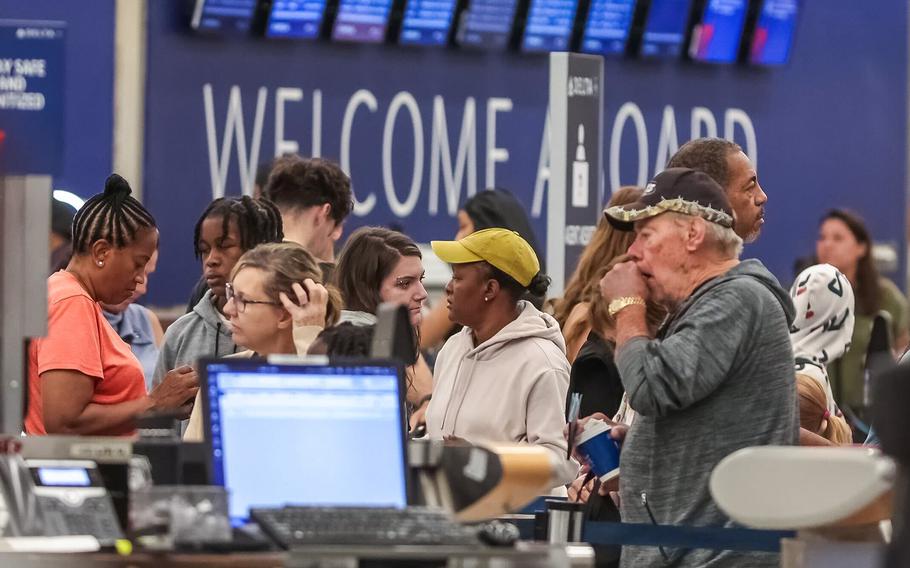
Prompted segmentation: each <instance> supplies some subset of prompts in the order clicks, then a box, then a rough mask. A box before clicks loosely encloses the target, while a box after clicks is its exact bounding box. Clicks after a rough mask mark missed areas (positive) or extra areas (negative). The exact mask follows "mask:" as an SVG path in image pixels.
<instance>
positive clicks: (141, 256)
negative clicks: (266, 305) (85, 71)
mask: <svg viewBox="0 0 910 568" xmlns="http://www.w3.org/2000/svg"><path fill="white" fill-rule="evenodd" d="M130 193H131V190H130V186H129V184H128V183H127V182H126V180H124V179H123V178H122V177H120V176H118V175H116V174H113V175H111V176H110V177H109V178H108V179H107V181H106V182H105V184H104V192H103V193H99V194H98V195H95V196H94V197H92V198H91V199H89V200H88V201H87V202H86V203H85V205H83V207H82V208H81V209H80V210H79V212H78V213H76V216H75V218H74V219H73V256H72V258H71V259H70V261H69V264H68V265H67V267H66V269H65V270H60V271H58V272H55V273H54V274H52V275H51V276H50V278H48V279H47V312H48V319H47V330H48V331H47V335H46V336H45V337H42V338H40V339H36V340H34V341H32V343H31V345H30V346H29V350H28V392H29V399H28V412H27V415H26V419H25V431H26V432H27V433H28V434H30V435H41V434H83V435H106V436H120V435H129V434H131V433H133V431H134V430H135V425H134V420H135V417H136V416H137V415H139V414H142V413H144V412H148V411H153V410H176V409H183V410H184V411H186V412H188V411H189V409H188V407H186V406H185V405H186V402H187V401H188V400H192V398H193V396H195V394H196V391H198V390H199V383H198V379H197V377H196V373H195V371H193V369H192V368H189V367H184V368H180V369H174V370H171V371H169V372H167V373H162V380H161V381H160V384H158V385H157V386H156V387H155V388H154V389H152V390H151V392H147V391H146V385H145V378H144V377H143V373H142V366H141V365H140V364H139V361H138V360H137V359H136V356H135V355H133V353H132V351H131V350H130V346H129V345H127V344H126V343H125V342H124V341H123V340H122V339H120V337H119V336H118V335H117V333H116V332H115V331H114V329H113V328H112V327H111V326H110V325H109V324H108V323H107V321H106V320H105V319H104V315H103V314H102V312H101V306H100V303H101V302H103V303H106V304H119V303H121V302H123V301H125V300H127V299H128V298H130V296H131V295H132V294H133V292H134V291H135V290H136V288H137V286H140V285H141V284H143V283H144V282H145V278H146V266H147V265H148V263H149V261H150V260H151V258H152V256H153V255H154V254H155V251H157V250H158V229H157V226H156V224H155V220H154V219H153V218H152V216H151V214H149V212H148V211H147V210H146V209H145V207H143V206H142V204H141V203H139V202H138V201H137V200H135V199H133V198H132V197H130ZM169 369H172V367H169Z"/></svg>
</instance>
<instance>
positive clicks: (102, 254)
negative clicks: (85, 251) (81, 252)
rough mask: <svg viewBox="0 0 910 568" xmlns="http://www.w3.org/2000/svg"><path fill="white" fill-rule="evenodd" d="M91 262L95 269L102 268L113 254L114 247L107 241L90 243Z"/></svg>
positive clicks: (101, 240) (100, 240)
mask: <svg viewBox="0 0 910 568" xmlns="http://www.w3.org/2000/svg"><path fill="white" fill-rule="evenodd" d="M90 252H91V256H92V262H93V263H94V264H95V266H96V267H97V268H104V266H105V265H106V264H107V262H108V260H110V257H111V255H112V254H113V253H114V247H113V246H112V245H111V243H110V242H109V241H108V240H107V239H98V240H97V241H95V242H94V243H92V247H91V249H90Z"/></svg>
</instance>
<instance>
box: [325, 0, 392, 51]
mask: <svg viewBox="0 0 910 568" xmlns="http://www.w3.org/2000/svg"><path fill="white" fill-rule="evenodd" d="M391 8H392V0H341V2H339V4H338V15H337V16H336V17H335V26H334V28H333V30H332V39H334V40H337V41H354V42H360V43H382V42H383V41H384V40H385V32H386V28H387V27H388V25H389V11H390V10H391Z"/></svg>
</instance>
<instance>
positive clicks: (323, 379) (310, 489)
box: [199, 358, 410, 526]
mask: <svg viewBox="0 0 910 568" xmlns="http://www.w3.org/2000/svg"><path fill="white" fill-rule="evenodd" d="M199 368H200V371H201V384H202V385H203V391H202V403H203V404H204V410H205V412H204V421H205V432H206V443H207V445H208V454H209V460H210V464H209V465H210V468H209V469H210V471H211V475H212V480H211V481H212V484H213V485H221V486H223V487H225V488H226V489H227V491H228V504H229V505H228V507H229V509H228V511H229V516H230V518H231V523H232V524H233V525H234V526H240V525H243V524H245V523H246V522H248V520H249V512H250V509H251V508H270V507H282V506H284V505H295V506H296V505H299V506H305V507H376V508H393V509H404V508H406V507H407V505H408V503H409V496H410V491H409V488H408V481H407V480H408V476H407V461H406V443H407V442H406V431H407V429H406V426H405V415H404V404H403V401H404V372H403V368H402V367H401V366H400V365H398V364H396V363H393V362H389V361H376V360H370V361H365V360H351V361H345V362H339V361H333V362H332V363H331V364H328V365H318V364H308V363H301V362H295V363H280V364H279V363H275V362H269V361H264V360H254V359H230V358H229V359H217V360H213V359H204V360H202V361H200V364H199Z"/></svg>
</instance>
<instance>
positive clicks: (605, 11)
mask: <svg viewBox="0 0 910 568" xmlns="http://www.w3.org/2000/svg"><path fill="white" fill-rule="evenodd" d="M635 2H636V0H591V6H590V8H589V9H588V19H587V21H586V23H585V28H584V33H583V34H582V37H581V50H582V51H584V52H586V53H596V54H600V55H615V54H622V53H625V51H626V44H628V42H629V30H630V29H631V28H632V18H633V16H634V15H635Z"/></svg>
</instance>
